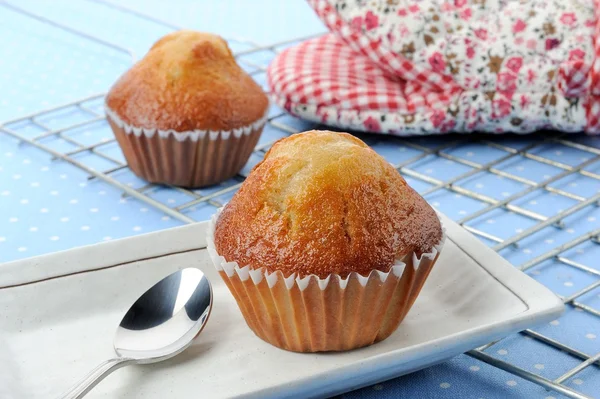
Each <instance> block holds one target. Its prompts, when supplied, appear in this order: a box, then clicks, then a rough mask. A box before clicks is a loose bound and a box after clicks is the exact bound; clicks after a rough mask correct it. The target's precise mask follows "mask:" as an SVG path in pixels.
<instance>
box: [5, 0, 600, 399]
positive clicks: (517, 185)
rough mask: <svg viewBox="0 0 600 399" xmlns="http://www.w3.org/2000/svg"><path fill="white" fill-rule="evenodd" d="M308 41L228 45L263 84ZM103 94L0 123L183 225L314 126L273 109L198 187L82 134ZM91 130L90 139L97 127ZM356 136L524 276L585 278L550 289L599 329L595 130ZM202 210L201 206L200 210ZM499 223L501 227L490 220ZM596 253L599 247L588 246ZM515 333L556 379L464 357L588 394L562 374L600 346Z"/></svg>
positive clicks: (569, 393) (489, 352)
mask: <svg viewBox="0 0 600 399" xmlns="http://www.w3.org/2000/svg"><path fill="white" fill-rule="evenodd" d="M96 1H97V2H102V3H103V4H104V5H106V6H107V7H111V8H113V9H114V10H115V11H118V12H120V13H125V14H128V15H131V16H133V17H135V18H141V19H145V20H149V21H152V22H153V23H156V24H159V25H161V26H163V27H165V28H168V29H178V28H180V27H179V26H176V25H174V24H172V23H169V22H168V21H163V20H161V19H159V18H156V17H152V16H150V15H145V14H142V13H140V12H139V11H135V10H133V9H129V8H126V7H124V6H122V5H118V4H116V3H111V2H106V1H100V0H96ZM0 6H2V7H7V8H10V9H11V10H12V11H14V12H16V13H19V14H21V15H23V16H26V17H28V18H33V19H36V20H38V21H41V22H43V23H45V24H49V25H51V26H53V27H54V28H57V29H60V30H63V31H66V32H68V33H70V34H72V35H76V36H78V37H80V38H83V39H86V40H90V41H92V42H95V43H96V44H99V45H102V46H106V47H108V48H110V49H112V50H114V51H115V52H118V53H121V54H123V55H125V56H127V57H129V58H130V61H131V62H134V61H135V55H134V54H133V52H132V51H130V50H128V49H127V48H124V47H122V46H120V45H118V44H116V43H113V42H111V41H108V40H105V39H103V38H102V37H98V36H95V35H91V34H89V33H85V32H83V31H80V30H78V29H75V28H73V27H70V26H68V25H66V24H64V23H61V22H58V21H56V20H53V19H50V18H48V17H44V16H41V15H38V14H35V13H33V12H31V11H29V10H26V9H24V8H20V7H19V6H15V5H13V4H8V3H4V2H0ZM305 39H307V38H295V39H294V40H293V41H287V42H282V43H274V44H269V45H266V46H264V45H257V44H255V43H252V42H249V41H246V40H240V39H233V40H230V44H231V45H232V48H237V51H235V55H236V59H237V60H238V62H239V63H240V65H242V66H243V67H244V69H246V70H247V71H248V73H250V74H251V75H252V76H253V77H254V78H255V79H256V80H257V82H259V83H260V84H261V85H262V86H263V87H265V88H266V85H265V71H266V67H267V65H268V63H269V61H270V60H271V59H272V58H273V57H274V56H275V55H276V54H277V53H278V52H279V51H281V50H282V49H284V48H286V47H287V46H290V45H293V44H294V43H296V42H299V41H302V40H305ZM104 94H105V93H98V94H96V95H91V96H88V97H86V98H82V99H79V100H77V101H72V102H68V103H65V104H62V105H58V106H55V107H52V108H48V109H45V110H42V111H39V112H36V113H33V114H30V115H26V116H21V117H19V118H16V119H12V120H8V121H4V123H2V124H0V132H2V133H3V134H6V135H9V136H12V137H14V138H15V139H18V140H19V141H20V142H22V143H25V144H26V145H30V146H34V147H36V148H38V149H40V150H43V151H45V152H47V153H49V154H51V155H52V156H53V157H54V158H55V159H56V160H57V162H66V163H68V164H71V165H73V166H75V167H77V168H79V169H81V170H82V171H84V172H85V173H87V174H88V178H89V179H100V180H102V181H104V182H106V183H108V184H110V185H112V186H114V187H116V188H118V189H119V190H121V191H122V192H123V196H129V197H133V198H136V199H137V200H139V201H142V202H144V203H146V204H148V205H150V206H153V207H155V208H156V209H158V210H160V211H162V212H164V213H165V214H166V215H168V216H170V217H172V218H175V219H178V220H180V221H182V222H185V223H194V222H196V221H199V220H205V219H207V218H208V216H209V215H210V214H211V213H212V212H214V211H215V210H216V209H217V208H218V207H220V206H222V205H223V204H224V203H225V202H227V200H229V199H230V198H231V196H232V195H233V194H234V192H235V191H236V190H237V189H238V188H239V187H240V185H241V184H242V182H243V181H244V178H245V177H246V176H247V173H248V171H249V170H250V169H251V168H252V166H254V165H255V164H256V163H257V162H258V161H260V160H261V159H262V157H263V156H264V154H265V151H266V150H268V149H269V148H270V146H271V145H272V144H273V143H274V142H275V141H277V140H278V139H280V138H282V137H286V136H288V135H290V134H294V133H297V132H300V131H303V130H307V129H310V128H313V127H315V125H314V124H310V123H307V122H304V121H301V120H298V119H295V118H293V117H291V116H289V115H287V114H285V113H284V112H282V111H281V110H279V109H277V108H275V107H272V109H271V113H270V115H269V119H268V122H267V125H266V126H265V129H264V132H263V135H262V137H261V140H260V142H259V144H258V145H257V147H256V148H255V150H254V152H253V154H252V156H251V159H250V161H249V163H248V165H246V167H245V168H244V169H243V170H242V171H241V172H240V174H239V175H238V176H236V177H235V178H233V179H231V180H229V181H227V182H225V183H222V184H220V185H218V186H215V187H210V188H206V189H200V190H186V189H182V188H179V187H165V186H157V185H153V184H147V183H145V182H142V181H140V180H138V179H136V178H135V177H132V174H131V172H130V171H129V169H128V167H127V164H126V162H125V160H124V159H123V156H122V154H121V152H120V150H119V148H118V145H117V144H116V142H115V139H114V138H113V137H112V135H110V134H108V135H104V136H103V137H102V138H101V139H99V140H97V141H96V140H93V139H90V138H89V137H88V136H86V135H82V134H80V132H81V129H85V130H86V132H89V131H95V130H96V131H101V132H104V133H106V132H107V131H108V130H107V129H108V125H107V122H106V120H105V115H104V109H103V100H104ZM104 133H103V134H104ZM92 136H93V137H92V138H97V135H92ZM358 136H359V137H361V138H362V139H363V140H364V141H366V142H367V143H368V144H369V145H371V146H372V147H373V148H374V149H375V150H376V151H378V152H379V153H380V154H381V155H382V156H384V157H385V158H386V159H387V160H388V161H390V162H391V163H392V164H393V165H394V166H395V167H396V168H397V169H398V170H399V171H400V173H401V174H403V175H404V176H405V178H406V179H407V181H408V182H409V184H411V185H412V186H413V187H414V188H415V189H417V190H418V191H419V192H420V193H421V195H423V196H424V197H425V198H427V199H428V201H429V202H430V203H431V204H433V205H434V206H435V207H437V208H438V209H439V210H440V211H442V212H444V213H446V214H447V215H449V216H450V217H452V218H454V219H455V220H456V221H457V222H458V223H460V224H461V225H462V226H463V227H464V228H465V229H467V230H468V231H470V232H471V233H472V234H474V235H476V236H477V237H479V238H480V239H481V240H482V241H483V242H484V243H486V244H487V245H489V246H491V247H492V248H493V249H494V250H496V251H498V252H499V253H500V254H502V255H503V256H505V257H506V258H507V259H509V260H510V261H511V262H513V263H514V264H516V265H518V266H517V267H518V268H519V269H521V270H523V271H524V272H527V273H529V274H530V275H531V276H532V277H534V278H538V280H540V281H541V282H542V283H543V282H544V281H543V276H544V269H545V268H552V267H560V268H566V270H568V273H571V272H573V273H575V272H577V273H583V274H585V276H586V278H587V280H585V281H588V283H586V284H585V286H583V287H578V288H577V289H576V290H573V289H571V290H569V289H567V288H568V287H569V285H568V284H567V283H565V287H567V288H565V291H564V292H556V293H557V294H558V295H560V296H561V298H562V299H563V301H564V303H565V304H566V305H568V307H570V308H571V309H574V310H578V311H581V312H583V313H585V314H586V315H588V316H589V317H590V321H589V322H590V323H593V324H594V325H595V326H596V327H597V328H600V318H599V316H600V308H599V306H598V305H599V304H600V302H599V301H598V300H597V299H590V298H596V297H598V296H600V295H598V294H599V293H600V288H599V287H600V267H598V266H599V259H600V256H598V255H600V251H599V250H598V248H600V246H599V244H600V223H597V222H596V216H595V215H598V216H600V214H599V213H598V212H597V210H598V209H599V206H600V143H599V142H598V140H597V139H593V138H590V137H581V136H567V135H564V134H559V133H550V132H549V133H544V135H536V136H535V137H533V136H528V137H518V136H511V135H503V136H490V135H469V136H457V135H448V136H443V137H423V138H396V137H382V136H374V135H361V134H358ZM165 188H167V189H169V190H171V192H173V193H177V194H178V199H177V201H173V200H169V201H168V202H167V203H165V202H164V201H161V200H160V199H158V198H157V197H156V196H153V195H152V194H153V193H155V192H156V191H157V190H164V189H165ZM543 201H546V202H548V201H550V203H551V205H550V206H546V207H542V208H538V207H536V206H535V205H536V204H537V203H538V202H543ZM199 209H201V210H202V211H201V212H198V210H199ZM540 209H543V211H541V210H540ZM598 219H599V220H600V217H599V218H598ZM500 225H501V226H502V227H501V228H500V227H496V226H500ZM582 226H583V228H582ZM583 247H591V248H592V249H591V250H588V252H587V253H588V254H589V253H592V255H590V256H587V257H586V256H580V255H582V254H583V253H584V252H583V251H582V250H581V249H582V248H583ZM592 251H596V252H595V254H593V252H592ZM582 259H583V260H582ZM594 260H595V262H596V264H595V265H594V264H593V263H594ZM561 270H562V269H561ZM592 294H593V295H592ZM556 323H559V322H558V321H556ZM542 330H543V329H542ZM521 335H522V336H524V337H527V338H530V339H534V340H535V341H537V342H539V343H540V344H543V345H544V346H547V347H551V348H555V349H557V350H559V351H562V352H564V353H565V354H566V356H569V357H570V358H571V360H572V359H576V360H577V362H576V363H575V365H574V366H573V367H571V368H570V369H568V370H567V371H565V372H564V374H563V375H561V376H560V377H558V378H548V377H547V376H544V375H543V373H541V372H540V370H537V369H530V368H528V367H526V366H523V365H519V364H516V363H513V362H510V361H508V360H506V359H502V358H500V357H498V356H494V354H495V353H501V352H502V351H501V350H500V351H494V350H493V348H494V347H495V345H497V343H496V342H494V343H490V344H488V345H485V346H483V347H481V348H478V349H475V350H472V351H470V352H468V353H467V355H468V356H471V357H473V358H476V359H478V360H480V361H483V362H485V363H488V364H490V365H492V366H495V367H497V368H500V369H502V370H505V371H507V372H509V373H512V374H514V375H517V376H519V377H521V378H524V379H526V380H529V381H531V382H534V383H536V384H539V385H541V386H543V387H545V388H547V389H548V390H553V391H556V392H559V393H561V394H563V395H564V396H566V397H570V398H589V397H591V396H586V395H587V394H589V392H588V393H586V394H584V393H583V392H581V391H578V390H576V389H574V388H573V386H572V385H573V384H566V382H568V381H570V380H572V379H573V378H574V377H576V376H578V375H580V374H581V373H583V372H590V370H591V372H593V373H596V374H600V370H598V366H600V352H598V353H585V352H584V351H582V350H580V349H579V348H578V345H577V344H576V343H575V342H573V341H572V340H571V341H570V342H569V339H564V337H562V338H557V337H556V336H554V335H553V334H552V333H551V332H547V333H546V332H544V331H540V330H525V331H523V332H522V333H521ZM575 381H577V380H575Z"/></svg>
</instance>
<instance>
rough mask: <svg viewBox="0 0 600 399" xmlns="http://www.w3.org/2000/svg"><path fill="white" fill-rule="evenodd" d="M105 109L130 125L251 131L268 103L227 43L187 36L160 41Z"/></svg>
mask: <svg viewBox="0 0 600 399" xmlns="http://www.w3.org/2000/svg"><path fill="white" fill-rule="evenodd" d="M106 103H107V105H108V107H109V108H110V109H112V110H113V111H114V112H116V113H117V115H118V116H119V117H120V118H121V119H123V121H124V122H125V123H127V124H130V125H133V126H136V127H143V128H150V129H152V128H157V129H161V130H169V129H173V130H175V131H178V132H182V131H188V130H194V129H202V130H232V129H234V128H239V127H243V126H247V125H250V124H251V123H253V122H255V121H257V120H258V119H260V118H261V117H262V116H263V115H264V113H265V111H266V109H267V106H268V98H267V96H266V95H265V93H264V92H263V91H262V89H261V88H260V86H258V84H256V82H254V80H253V79H252V78H251V77H250V76H249V75H248V74H247V73H246V72H244V70H243V69H242V68H240V67H239V66H238V65H237V64H236V62H235V59H234V58H233V55H232V53H231V50H230V49H229V47H228V46H227V43H226V42H225V40H223V39H222V38H220V37H219V36H215V35H211V34H208V33H200V32H194V31H189V30H183V31H178V32H174V33H171V34H168V35H166V36H164V37H163V38H161V39H160V40H158V41H157V42H156V43H155V44H154V45H153V46H152V48H151V49H150V51H149V52H148V53H147V54H146V56H145V57H144V58H143V59H142V60H140V61H139V62H138V63H136V64H135V65H134V66H133V67H132V68H131V69H129V70H128V71H127V72H126V73H125V74H123V75H122V76H121V77H120V78H119V79H118V80H117V82H115V84H114V85H113V87H112V88H111V90H110V92H109V93H108V96H107V98H106Z"/></svg>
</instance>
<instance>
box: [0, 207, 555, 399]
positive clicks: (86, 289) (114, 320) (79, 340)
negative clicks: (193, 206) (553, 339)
mask: <svg viewBox="0 0 600 399" xmlns="http://www.w3.org/2000/svg"><path fill="white" fill-rule="evenodd" d="M442 220H443V222H444V224H445V226H446V228H447V234H448V239H447V241H446V244H445V247H444V250H443V251H442V255H441V256H440V259H439V260H438V262H437V264H436V266H435V267H434V269H433V271H432V273H431V275H430V277H429V279H428V281H427V283H426V284H425V286H424V288H423V290H422V291H421V294H420V295H419V297H418V299H417V301H416V303H415V305H414V307H413V308H412V310H411V311H410V312H409V314H408V316H407V317H406V319H405V320H404V322H403V323H402V324H401V325H400V327H399V328H398V330H397V331H396V332H395V333H394V334H392V336H390V337H389V338H388V339H386V340H384V341H383V342H380V343H378V344H376V345H373V346H370V347H367V348H363V349H359V350H354V351H349V352H344V353H328V354H298V353H291V352H286V351H283V350H280V349H277V348H275V347H273V346H271V345H269V344H267V343H265V342H263V341H261V340H260V339H259V338H257V337H256V336H255V335H254V334H253V333H252V332H251V331H250V329H249V328H248V327H247V326H246V324H245V322H244V320H243V319H242V316H241V313H240V312H239V310H238V308H237V305H236V303H235V301H234V299H233V297H232V296H231V294H230V293H229V291H228V290H227V287H226V286H225V284H224V283H223V282H222V280H221V279H220V277H219V275H218V274H217V273H216V271H215V269H214V267H213V266H212V264H210V260H209V257H208V254H207V252H206V250H205V249H203V248H204V246H205V239H204V232H205V229H206V224H205V223H199V224H195V225H190V226H184V227H180V228H176V229H171V230H165V231H161V232H157V233H152V234H147V235H143V236H137V237H132V238H127V239H123V240H118V241H114V242H108V243H103V244H98V245H94V246H89V247H82V248H77V249H74V250H70V251H66V252H61V253H54V254H51V255H46V256H41V257H36V258H31V259H26V260H23V261H18V262H12V263H7V264H4V265H0V397H2V398H6V397H8V398H19V399H27V398H50V397H56V396H57V395H59V394H60V393H62V392H64V390H66V389H67V388H68V387H69V386H70V385H71V384H72V383H74V382H76V381H77V380H78V379H79V378H80V377H82V376H83V375H84V374H86V373H87V372H88V371H89V370H91V369H92V368H93V367H95V366H96V365H97V364H98V363H100V362H102V361H104V360H106V359H108V358H110V357H113V356H114V353H113V350H112V335H113V332H114V331H115V329H116V326H117V324H118V323H119V321H120V319H121V317H122V315H123V314H124V312H125V311H126V310H127V308H128V306H129V305H130V304H131V303H132V302H133V301H134V300H135V299H136V298H137V297H138V296H139V295H141V294H142V293H143V292H144V291H145V290H146V289H147V288H148V287H150V286H152V285H153V284H154V283H155V282H156V281H157V280H159V279H160V278H162V277H163V276H165V275H167V274H169V273H171V272H173V271H175V270H176V269H179V268H183V267H189V266H195V267H198V268H200V269H202V270H203V271H204V272H205V273H206V274H207V275H208V277H209V279H210V280H211V282H212V284H213V288H214V295H215V298H214V309H213V312H212V315H211V317H210V320H209V322H208V325H207V327H206V328H205V329H204V331H203V332H202V334H200V336H199V338H198V339H197V340H196V341H195V343H194V344H193V345H192V346H191V347H190V348H189V349H187V350H186V351H185V352H184V353H182V354H181V355H179V356H177V357H175V358H173V359H171V360H168V361H166V362H164V363H160V364H154V365H146V366H129V367H126V368H124V369H121V370H118V371H116V372H115V373H114V374H113V375H111V376H109V377H108V378H107V379H106V380H104V381H103V382H101V383H100V385H98V386H97V387H96V388H94V390H92V391H91V392H90V394H89V397H90V398H161V399H162V398H187V397H203V398H204V397H206V398H225V397H244V398H267V397H278V398H280V397H302V398H308V397H320V396H327V395H333V394H337V393H341V392H344V391H348V390H352V389H356V388H358V387H361V386H365V385H368V384H373V383H376V382H379V381H382V380H386V379H389V378H392V377H395V376H399V375H402V374H406V373H409V372H411V371H415V370H417V369H420V368H423V367H426V366H429V365H432V364H434V363H438V362H441V361H443V360H445V359H448V358H450V357H452V356H455V355H458V354H460V353H463V352H465V351H467V350H469V349H472V348H475V347H477V346H480V345H483V344H485V343H488V342H490V341H492V340H495V339H499V338H501V337H503V336H506V335H508V334H510V333H513V332H516V331H520V330H523V329H525V328H527V327H531V326H532V325H535V324H537V323H542V322H547V321H550V320H552V319H554V318H556V317H558V316H559V315H560V313H561V312H562V310H563V305H562V302H561V301H560V300H559V298H558V297H557V296H555V295H554V294H553V293H552V292H551V291H549V290H547V289H546V288H545V287H543V286H542V285H540V284H538V283H537V282H535V281H534V280H532V279H531V278H529V277H528V276H527V275H525V274H523V273H521V272H519V271H518V270H516V269H515V268H513V267H512V266H511V265H510V264H509V263H508V262H506V261H505V260H503V259H502V258H501V257H500V256H498V255H497V254H496V253H495V252H493V251H492V250H490V249H489V248H487V247H486V246H485V245H483V244H482V243H481V242H479V241H478V240H477V239H476V238H474V237H473V236H471V235H470V234H469V233H467V232H466V231H465V230H464V229H462V228H461V227H459V226H458V225H456V224H455V223H453V222H452V221H450V220H449V219H447V218H446V217H443V216H442Z"/></svg>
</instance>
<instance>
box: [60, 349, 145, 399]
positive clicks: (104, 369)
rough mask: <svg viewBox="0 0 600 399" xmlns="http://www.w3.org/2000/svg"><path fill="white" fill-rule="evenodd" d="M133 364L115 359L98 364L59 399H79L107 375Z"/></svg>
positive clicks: (129, 360)
mask: <svg viewBox="0 0 600 399" xmlns="http://www.w3.org/2000/svg"><path fill="white" fill-rule="evenodd" d="M132 363H135V360H133V359H129V358H122V357H117V358H114V359H110V360H107V361H105V362H104V363H102V364H100V365H99V366H98V367H96V368H95V369H94V370H92V371H91V372H90V373H89V374H88V375H86V376H85V377H84V378H82V379H81V380H80V381H79V382H78V383H77V384H75V385H74V386H73V387H71V389H70V390H69V391H68V392H66V393H65V394H63V396H61V399H80V398H83V397H84V396H85V394H87V393H88V392H89V391H90V390H91V389H92V388H93V387H95V386H96V385H97V384H98V383H99V382H100V381H102V380H103V379H104V378H105V377H106V376H107V375H109V374H110V373H112V372H113V371H115V370H116V369H120V368H121V367H123V366H127V365H128V364H132Z"/></svg>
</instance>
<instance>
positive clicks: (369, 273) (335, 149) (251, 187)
mask: <svg viewBox="0 0 600 399" xmlns="http://www.w3.org/2000/svg"><path fill="white" fill-rule="evenodd" d="M207 237H208V250H209V253H210V255H211V258H212V260H213V262H214V263H215V266H216V268H217V270H218V271H219V274H220V276H221V277H222V278H223V280H224V281H225V283H226V284H227V286H228V287H229V290H230V291H231V293H232V294H233V296H234V297H235V299H236V301H237V304H238V306H239V308H240V310H241V312H242V314H243V316H244V318H245V320H246V322H247V324H248V326H249V327H250V328H251V329H252V330H253V331H254V333H256V335H258V336H259V337H260V338H262V339H263V340H265V341H267V342H269V343H271V344H273V345H275V346H277V347H279V348H283V349H287V350H291V351H296V352H319V351H341V350H349V349H354V348H359V347H363V346H367V345H371V344H373V343H375V342H378V341H381V340H383V339H385V338H387V337H388V336H389V335H390V334H392V333H393V332H394V331H395V330H396V328H397V327H398V325H399V324H400V322H401V321H402V319H404V317H405V316H406V314H407V313H408V311H409V309H410V308H411V306H412V304H413V303H414V301H415V299H416V298H417V295H418V294H419V291H420V290H421V288H422V287H423V284H424V283H425V280H426V278H427V276H428V275H429V272H430V271H431V269H432V267H433V265H434V263H435V262H436V260H437V258H438V255H439V253H440V251H441V249H442V247H443V243H444V233H443V229H442V226H441V223H440V220H439V218H438V217H437V215H436V213H435V211H434V210H433V209H432V208H431V207H430V206H429V205H428V204H427V202H426V201H425V200H424V199H423V198H422V197H421V196H420V195H418V194H417V193H416V192H415V191H414V190H413V189H412V188H411V187H410V186H408V185H407V183H406V181H404V179H403V178H402V177H401V176H400V174H399V173H398V171H397V170H396V169H394V168H393V167H392V166H391V165H390V164H389V163H388V162H387V161H385V159H383V158H382V157H381V156H379V155H378V154H377V153H376V152H375V151H373V150H372V149H371V148H369V147H368V146H367V145H366V144H365V143H363V142H362V141H361V140H359V139H357V138H355V137H353V136H351V135H349V134H346V133H334V132H329V131H310V132H306V133H300V134H296V135H293V136H291V137H289V138H285V139H282V140H280V141H278V142H277V143H275V145H273V147H272V148H271V149H270V150H269V151H268V153H267V154H266V156H265V158H264V160H263V161H262V162H261V163H259V164H258V165H256V166H255V168H254V169H253V170H252V172H251V173H250V175H249V176H248V178H247V179H246V181H245V182H244V184H243V185H242V187H241V188H240V190H239V191H238V192H237V193H236V194H235V196H234V197H233V198H232V199H231V201H230V202H229V203H228V204H227V205H226V206H225V207H223V208H222V209H221V210H220V211H219V212H218V213H217V214H216V215H215V216H214V217H213V219H212V221H211V223H210V226H209V231H208V235H207Z"/></svg>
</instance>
